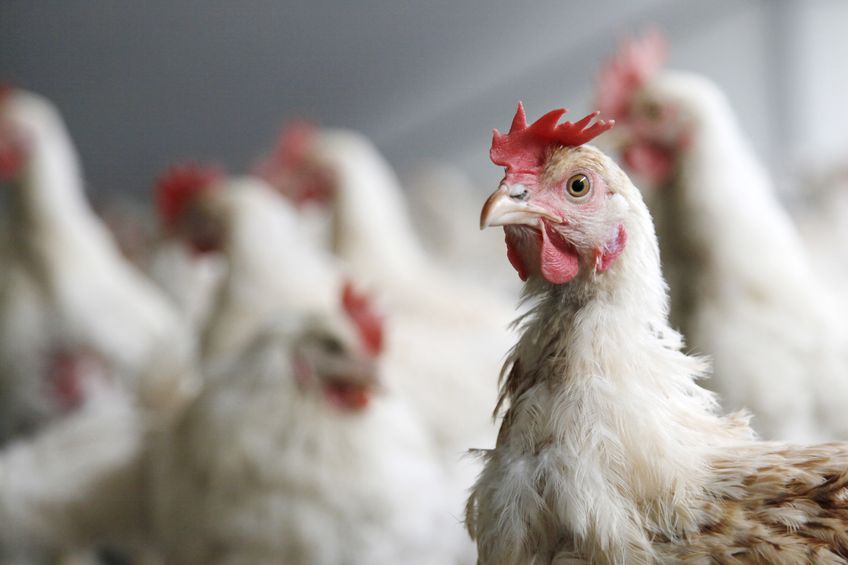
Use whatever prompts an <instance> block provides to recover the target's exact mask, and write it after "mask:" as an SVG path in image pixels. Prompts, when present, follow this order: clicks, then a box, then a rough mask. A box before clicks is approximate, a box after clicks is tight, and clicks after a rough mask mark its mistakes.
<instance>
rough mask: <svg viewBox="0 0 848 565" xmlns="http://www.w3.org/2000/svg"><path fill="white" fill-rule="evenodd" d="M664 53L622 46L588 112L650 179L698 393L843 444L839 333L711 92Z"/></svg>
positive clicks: (788, 224)
mask: <svg viewBox="0 0 848 565" xmlns="http://www.w3.org/2000/svg"><path fill="white" fill-rule="evenodd" d="M663 52H664V51H663V44H662V42H661V38H660V37H659V36H658V35H649V36H647V37H646V38H645V39H643V40H642V41H639V42H634V43H631V44H629V45H626V46H625V47H624V49H623V50H622V53H621V54H620V55H619V56H618V57H617V58H616V59H615V60H614V61H612V62H611V63H610V64H609V65H608V66H607V67H606V68H605V69H604V71H603V73H602V75H601V79H600V84H599V108H601V110H602V111H603V112H604V114H605V115H608V116H610V117H614V118H616V119H617V120H618V123H619V125H620V126H622V127H623V132H622V135H621V140H620V142H621V143H622V145H623V147H624V149H623V151H624V153H623V155H624V161H625V163H626V164H627V165H629V166H630V167H631V168H632V169H633V170H635V171H636V172H637V173H639V174H641V175H642V176H643V177H645V178H646V179H649V180H651V181H652V183H651V184H653V186H654V189H653V192H652V193H651V197H650V199H649V200H650V201H651V204H652V211H653V214H654V217H655V219H656V222H657V232H658V235H659V240H660V249H661V251H662V259H663V269H664V271H665V275H666V277H667V279H668V282H669V285H670V289H671V305H672V310H671V312H672V316H671V321H672V323H673V325H675V326H676V327H678V328H679V329H680V330H681V331H682V332H683V334H684V335H685V337H686V339H687V342H688V344H689V345H690V346H691V347H692V348H693V349H694V350H695V351H696V352H700V353H707V354H709V355H710V356H711V357H712V358H713V362H714V376H713V378H712V380H711V381H710V383H709V386H711V387H712V388H714V389H715V390H716V391H717V392H719V393H720V396H721V397H722V399H723V400H724V401H725V402H726V403H727V407H728V408H729V409H739V408H748V409H750V410H751V411H752V412H753V414H754V426H755V428H756V429H757V430H758V431H760V432H761V433H762V434H764V435H765V436H766V437H768V438H775V439H777V438H780V439H810V438H818V439H821V438H833V437H848V418H845V410H846V408H848V334H846V329H848V328H846V327H845V325H844V324H842V323H841V321H840V320H839V318H838V317H837V316H836V315H835V314H836V312H837V310H836V306H837V302H836V298H835V297H834V296H833V295H832V294H831V293H830V292H829V289H827V288H826V287H825V285H824V284H823V283H822V281H821V277H819V276H817V275H816V273H815V272H814V271H813V270H812V268H811V265H810V261H809V259H808V256H807V253H806V250H805V248H804V246H803V244H802V242H801V239H800V238H799V235H798V232H797V230H796V228H795V227H794V225H793V223H792V221H791V220H790V218H789V216H788V214H787V213H786V211H785V210H784V209H783V208H782V207H781V205H780V203H779V202H778V200H777V198H776V196H775V193H774V190H773V187H772V184H771V182H770V180H769V178H768V176H767V174H766V172H765V171H764V170H763V167H762V166H761V165H760V163H759V162H758V161H757V159H756V158H755V156H754V153H753V151H752V150H751V148H750V147H749V145H748V142H747V140H746V139H745V137H744V136H743V134H742V132H741V131H740V130H739V126H738V124H737V122H736V120H735V118H734V116H733V114H732V112H731V109H730V106H729V104H728V102H727V100H726V99H725V97H724V96H723V94H722V93H721V92H720V91H719V89H718V88H717V87H716V86H715V85H714V84H712V83H711V82H710V81H708V80H707V79H705V78H703V77H701V76H697V75H694V74H689V73H679V72H660V65H661V63H662V56H663Z"/></svg>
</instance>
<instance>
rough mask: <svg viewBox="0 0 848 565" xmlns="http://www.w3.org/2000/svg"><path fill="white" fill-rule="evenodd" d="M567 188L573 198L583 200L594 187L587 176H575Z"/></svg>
mask: <svg viewBox="0 0 848 565" xmlns="http://www.w3.org/2000/svg"><path fill="white" fill-rule="evenodd" d="M565 188H566V190H567V191H568V194H570V195H571V196H574V197H575V198H582V197H584V196H586V195H587V194H589V189H590V188H592V185H591V183H589V178H588V177H587V176H586V175H574V176H573V177H571V178H570V179H568V183H567V184H566V185H565Z"/></svg>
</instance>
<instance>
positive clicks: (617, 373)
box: [467, 106, 848, 565]
mask: <svg viewBox="0 0 848 565" xmlns="http://www.w3.org/2000/svg"><path fill="white" fill-rule="evenodd" d="M563 113H564V110H554V111H552V112H549V113H547V114H545V115H544V116H542V117H541V118H539V119H538V120H537V121H535V122H534V123H533V124H532V125H528V124H527V122H526V120H525V117H524V111H523V108H522V107H521V106H519V109H518V112H517V113H516V116H515V118H514V120H513V123H512V126H511V127H510V130H509V132H508V133H507V134H500V133H498V132H497V131H496V132H495V135H494V139H493V141H492V149H491V158H492V161H493V162H495V164H497V165H501V166H504V167H505V168H506V173H505V176H504V179H503V181H501V184H500V186H499V188H498V189H497V190H496V191H495V192H494V193H493V194H492V195H491V196H490V197H489V199H488V201H487V202H486V204H485V206H484V208H483V213H482V219H481V221H482V225H483V226H500V225H502V226H504V229H505V232H506V236H507V246H508V250H509V254H510V257H511V260H512V263H513V265H514V266H515V267H516V269H517V270H518V271H519V272H520V273H523V275H524V276H525V277H526V278H527V284H526V286H525V293H526V294H527V296H528V298H530V299H532V300H533V303H534V306H533V309H532V310H531V311H530V313H529V314H528V315H527V316H526V318H525V320H524V323H523V326H522V337H521V339H520V341H519V343H518V345H517V347H516V348H515V350H514V351H513V352H512V353H511V355H510V358H509V360H508V367H509V375H508V377H507V379H506V381H505V382H504V384H503V387H502V391H501V395H502V400H503V401H504V402H505V403H508V409H507V411H506V414H505V416H504V419H503V422H502V425H501V430H500V434H499V437H498V445H497V447H496V448H495V449H494V450H492V451H489V452H487V453H486V454H485V461H486V467H485V470H484V471H483V473H482V475H481V476H480V479H479V480H478V482H477V485H476V486H475V488H474V491H473V493H472V496H471V499H470V500H469V506H468V516H467V520H468V524H469V529H470V531H471V533H472V535H473V536H474V537H475V538H476V540H477V545H478V550H479V554H480V561H479V563H481V564H487V563H493V564H494V563H497V564H499V565H509V564H519V563H566V562H587V561H591V562H599V563H648V562H660V563H668V562H698V561H701V560H706V561H727V562H731V561H738V562H746V563H777V562H787V563H788V562H794V563H821V562H828V561H830V562H838V561H840V560H844V559H845V558H846V557H848V538H846V537H845V535H844V530H845V523H846V520H848V508H846V505H845V501H844V497H843V495H844V489H843V487H844V482H843V477H844V476H845V473H846V469H848V445H846V444H829V445H823V446H817V447H808V448H799V447H793V446H789V445H786V444H779V443H765V442H762V443H761V442H756V441H754V440H752V439H751V438H752V436H753V432H752V431H751V429H750V428H749V427H748V425H747V422H746V420H745V418H742V417H740V416H739V415H736V416H729V417H721V416H719V415H718V414H717V413H716V402H715V399H714V397H713V396H712V394H711V393H709V392H707V391H706V390H704V389H701V388H699V387H698V386H697V385H696V384H695V379H696V378H697V377H699V376H700V375H702V374H703V372H704V363H703V361H701V360H700V359H698V358H696V357H689V356H687V355H685V354H684V353H682V352H681V351H680V348H681V345H682V343H681V340H680V337H679V335H678V334H677V333H676V332H675V331H674V330H673V329H671V328H670V327H669V326H668V323H667V296H666V287H665V284H664V282H663V279H662V275H661V273H660V263H659V250H658V248H657V242H656V237H655V236H654V232H653V226H652V223H651V218H650V214H649V213H648V210H647V207H646V206H645V205H644V203H643V202H642V199H641V196H640V194H639V191H638V190H637V189H636V188H635V186H633V184H632V183H631V182H630V180H629V179H628V178H627V176H626V175H625V174H624V173H623V172H622V171H621V169H619V168H618V166H617V165H616V164H615V163H614V162H613V161H612V160H611V159H609V158H608V157H606V156H605V155H604V154H603V153H601V152H600V151H599V150H598V149H596V148H594V147H591V146H587V145H584V144H585V143H587V142H588V141H590V140H592V139H593V138H594V137H596V136H598V135H599V134H600V133H602V132H604V131H606V130H608V129H609V128H610V127H611V126H612V124H611V123H610V122H603V121H598V122H595V123H592V118H593V117H594V116H595V114H590V115H589V116H586V117H585V118H584V119H582V120H579V121H577V122H575V123H570V122H565V123H563V124H561V125H557V124H558V122H559V119H560V117H561V116H562V115H563Z"/></svg>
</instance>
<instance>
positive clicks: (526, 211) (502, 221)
mask: <svg viewBox="0 0 848 565" xmlns="http://www.w3.org/2000/svg"><path fill="white" fill-rule="evenodd" d="M517 188H518V190H516V189H517ZM522 194H526V191H525V190H523V187H510V186H507V185H505V184H502V185H500V186H499V187H498V189H497V190H496V191H494V192H493V193H492V194H491V196H489V198H488V199H487V200H486V203H485V204H483V210H481V211H480V229H481V230H482V229H486V228H488V227H495V226H507V225H515V224H524V225H528V226H534V227H536V226H538V225H539V219H540V218H547V219H549V220H553V221H554V222H559V221H560V219H559V218H557V217H556V216H554V215H553V214H551V213H550V212H548V211H547V210H545V209H544V208H540V207H539V206H535V205H533V204H530V203H529V202H527V200H526V199H524V198H522V197H521V195H522Z"/></svg>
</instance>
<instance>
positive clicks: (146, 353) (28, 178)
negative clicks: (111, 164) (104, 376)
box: [0, 90, 194, 442]
mask: <svg viewBox="0 0 848 565" xmlns="http://www.w3.org/2000/svg"><path fill="white" fill-rule="evenodd" d="M0 147H5V149H4V150H3V152H5V153H6V154H7V155H8V154H14V153H17V155H18V158H17V159H16V161H17V167H15V168H14V170H13V171H12V170H10V171H8V173H9V174H7V175H5V176H6V178H7V179H8V182H7V183H5V184H4V186H3V187H2V191H3V192H4V195H5V196H6V198H8V201H9V206H8V220H7V225H8V227H9V233H8V235H7V238H8V240H9V241H10V242H11V243H10V244H9V247H8V251H9V254H8V256H7V257H6V258H4V260H3V275H2V276H3V279H2V286H1V287H0V389H2V391H3V394H2V395H0V415H2V416H0V442H2V441H3V440H8V439H9V438H11V437H14V436H15V435H17V434H20V433H24V432H28V431H31V430H32V429H34V428H36V427H37V426H38V425H39V424H40V423H43V422H45V421H47V420H49V419H50V418H51V417H52V416H54V415H57V414H61V413H62V412H64V411H66V410H67V409H69V408H71V407H73V406H74V405H76V404H79V402H80V401H81V398H80V394H81V392H82V389H81V387H80V386H79V383H78V382H77V381H78V375H77V374H75V372H76V369H75V368H76V367H78V366H82V365H84V364H85V360H86V359H96V360H97V362H100V363H102V364H103V365H104V366H105V367H106V369H107V372H108V373H110V374H118V375H122V378H123V379H124V382H123V384H124V385H126V386H127V387H128V390H133V391H136V392H137V393H138V394H139V395H140V396H139V398H140V400H141V402H142V403H143V404H145V405H146V406H148V407H150V408H153V409H155V408H156V407H159V408H162V409H163V410H171V409H172V408H173V406H174V405H175V404H179V402H181V399H183V398H184V395H188V394H190V392H191V388H192V386H193V385H194V381H193V378H192V372H191V345H190V342H189V340H188V336H187V334H186V332H185V329H184V328H183V327H182V326H181V325H180V323H179V321H178V319H177V317H176V315H175V314H174V312H173V311H172V309H171V308H170V306H169V305H168V304H167V302H166V301H165V299H164V298H163V297H162V296H161V295H160V294H159V293H158V291H157V290H156V289H155V288H154V287H153V285H151V284H150V283H149V282H148V281H147V280H146V279H145V278H144V277H143V276H142V275H141V274H140V273H139V272H137V271H136V270H135V269H134V268H133V267H132V266H131V265H129V264H128V263H127V262H126V261H125V260H124V259H123V258H122V257H121V254H120V252H119V251H118V249H117V248H116V246H115V245H114V243H113V241H112V240H111V238H110V236H109V234H108V232H107V230H106V229H105V228H104V226H103V225H102V224H101V223H100V222H99V220H98V219H97V218H96V217H95V215H94V213H93V212H92V211H91V209H90V208H89V206H88V204H87V202H86V200H85V196H84V194H83V188H82V180H81V175H80V171H79V165H78V160H77V156H76V153H75V151H74V148H73V146H72V144H71V141H70V139H69V137H68V134H67V132H66V131H65V128H64V124H63V123H62V120H61V118H60V116H59V114H58V112H57V111H56V110H55V109H54V108H53V107H52V106H51V105H50V103H49V102H47V101H46V100H45V99H43V98H42V97H40V96H37V95H35V94H31V93H28V92H24V91H20V90H15V91H11V92H9V93H7V94H6V95H5V96H4V97H3V99H2V100H0ZM13 161H14V160H13ZM10 169H11V167H10Z"/></svg>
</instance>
